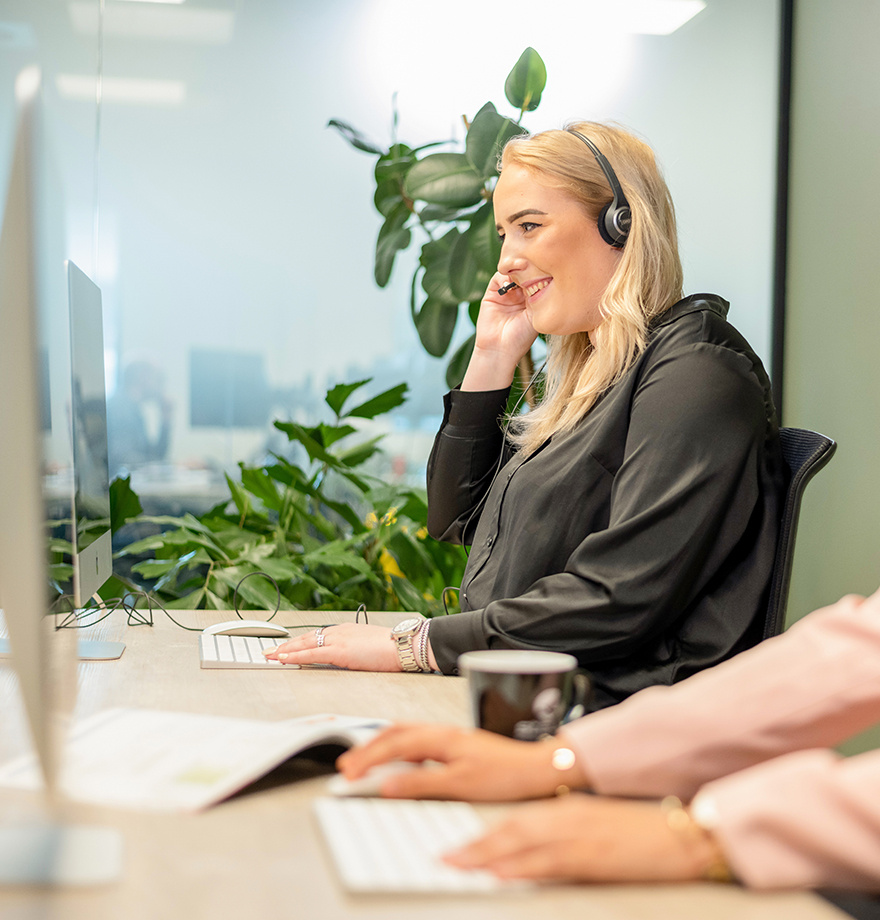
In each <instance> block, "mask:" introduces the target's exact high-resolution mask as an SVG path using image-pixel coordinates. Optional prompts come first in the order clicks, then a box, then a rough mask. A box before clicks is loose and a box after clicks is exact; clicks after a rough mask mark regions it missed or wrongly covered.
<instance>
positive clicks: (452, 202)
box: [404, 153, 483, 208]
mask: <svg viewBox="0 0 880 920" xmlns="http://www.w3.org/2000/svg"><path fill="white" fill-rule="evenodd" d="M482 192H483V178H482V176H480V175H479V173H477V172H476V171H475V170H474V167H473V165H472V164H471V162H470V160H469V159H468V158H467V157H466V156H465V155H464V154H463V153H432V154H429V155H428V156H426V157H425V158H424V159H423V160H419V162H418V163H416V164H415V165H414V166H413V167H412V169H410V171H409V172H408V173H407V175H406V180H405V182H404V194H406V195H407V197H409V198H412V199H413V200H419V201H427V202H429V203H430V204H440V205H445V206H447V207H458V208H462V207H467V206H468V205H473V204H477V203H478V202H479V201H480V198H481V195H482Z"/></svg>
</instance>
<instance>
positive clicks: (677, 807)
mask: <svg viewBox="0 0 880 920" xmlns="http://www.w3.org/2000/svg"><path fill="white" fill-rule="evenodd" d="M660 809H661V811H662V812H663V813H664V815H665V816H666V824H667V826H668V827H669V829H670V830H672V831H674V832H675V833H676V834H684V835H688V836H690V837H691V838H692V839H696V838H697V837H699V838H702V839H703V840H707V841H708V842H709V844H710V845H711V847H712V861H711V862H710V863H709V864H708V865H707V866H705V867H704V868H703V870H702V872H701V873H700V877H701V878H703V879H705V880H706V881H707V882H732V881H733V880H734V878H733V873H732V872H731V871H730V866H729V865H728V864H727V860H726V859H725V858H724V853H723V852H722V851H721V847H720V846H719V844H718V841H717V839H716V838H715V835H714V834H713V833H712V832H711V831H710V830H709V829H708V828H705V827H703V826H702V825H701V824H700V823H699V822H697V821H696V820H695V819H694V816H693V815H692V814H691V812H690V811H689V810H688V809H687V808H685V806H684V805H683V804H682V802H681V799H680V798H679V797H678V796H677V795H667V796H666V798H664V799H663V800H662V801H661V802H660Z"/></svg>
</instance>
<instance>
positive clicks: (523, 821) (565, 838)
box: [445, 794, 719, 882]
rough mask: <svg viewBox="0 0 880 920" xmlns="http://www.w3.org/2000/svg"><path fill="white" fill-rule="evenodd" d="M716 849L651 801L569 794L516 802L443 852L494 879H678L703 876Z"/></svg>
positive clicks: (457, 863) (448, 858) (707, 837)
mask: <svg viewBox="0 0 880 920" xmlns="http://www.w3.org/2000/svg"><path fill="white" fill-rule="evenodd" d="M718 854H719V850H718V847H717V843H716V842H715V841H714V839H713V838H712V837H710V835H708V834H707V833H706V832H704V831H700V832H698V833H697V834H687V833H681V832H677V831H675V830H673V829H672V828H671V827H670V825H669V822H668V820H667V817H666V815H665V814H664V812H663V811H662V810H661V808H660V806H659V805H657V804H656V803H650V802H633V801H625V800H622V799H608V798H598V797H593V796H588V795H579V794H575V795H571V796H565V797H563V798H559V799H555V800H554V801H552V802H533V803H530V804H528V805H522V806H519V807H517V808H516V809H515V810H514V811H513V812H512V814H511V816H510V817H509V818H507V819H506V820H504V821H502V822H501V823H499V824H498V825H496V826H495V827H493V828H492V829H491V830H490V831H489V832H488V833H487V834H486V835H485V836H483V837H481V838H480V839H478V840H476V841H474V842H473V843H471V844H469V845H468V846H466V847H462V848H461V849H460V850H457V851H455V852H453V853H449V854H447V855H446V857H445V859H446V861H447V862H449V863H450V864H452V865H454V866H459V867H462V868H467V869H487V870H489V871H490V872H494V873H495V874H496V875H499V876H501V877H502V878H530V879H554V880H572V881H581V882H673V881H675V882H683V881H691V880H694V879H699V878H704V877H706V872H707V870H708V869H709V868H710V867H711V866H713V865H714V864H715V863H716V862H717V860H718V858H719V855H718Z"/></svg>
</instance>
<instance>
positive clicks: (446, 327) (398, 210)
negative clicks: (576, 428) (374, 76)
mask: <svg viewBox="0 0 880 920" xmlns="http://www.w3.org/2000/svg"><path fill="white" fill-rule="evenodd" d="M546 81H547V71H546V68H545V66H544V62H543V61H542V60H541V56H540V55H539V54H538V52H537V51H535V50H534V48H526V50H525V51H524V52H523V53H522V55H521V56H520V58H519V60H518V61H517V62H516V65H515V66H514V68H513V70H511V72H510V74H509V75H508V77H507V80H506V82H505V84H504V94H505V96H506V98H507V101H508V102H509V103H510V104H511V105H512V106H513V107H514V108H515V109H518V110H519V114H518V116H516V117H514V118H511V117H508V116H506V115H502V114H500V113H499V112H498V110H497V108H496V107H495V105H494V104H493V103H491V102H487V103H486V104H485V105H484V106H483V107H482V108H481V109H480V111H479V112H477V114H476V115H475V116H474V117H473V118H472V119H471V120H470V121H468V120H467V119H466V118H465V127H466V130H467V134H466V138H465V144H464V150H463V151H450V152H436V151H435V152H426V151H432V150H433V149H434V148H436V147H438V146H442V145H445V144H448V143H451V142H444V141H437V142H433V143H430V144H425V145H423V146H421V147H410V146H408V145H407V144H405V143H403V142H401V141H399V140H398V139H397V137H396V134H397V117H396V114H395V118H394V135H395V136H394V138H393V139H392V143H391V145H390V146H389V147H388V148H387V149H383V148H381V147H378V146H376V145H375V144H373V143H372V142H371V141H369V140H367V139H366V138H365V137H364V136H363V135H362V134H361V133H360V132H359V131H357V130H356V129H355V128H353V127H352V126H351V125H349V124H347V123H346V122H343V121H339V120H338V119H333V120H331V121H330V125H331V126H332V127H334V128H336V129H337V130H338V131H339V132H340V133H341V134H342V135H343V137H345V138H346V140H348V142H349V143H350V144H351V145H352V146H353V147H355V148H356V149H358V150H362V151H364V152H366V153H369V154H373V155H375V156H376V158H377V159H376V166H375V171H374V177H375V183H376V191H375V195H374V197H373V201H374V204H375V206H376V209H377V210H378V211H379V213H380V214H381V215H382V218H383V223H382V226H381V228H380V230H379V236H378V238H377V240H376V259H375V271H374V274H375V279H376V283H377V284H378V285H379V286H380V287H385V285H387V284H388V281H389V280H390V278H391V272H392V269H393V266H394V260H395V257H396V256H397V254H398V253H399V252H401V251H402V250H405V249H407V248H409V246H410V245H411V244H412V242H413V239H414V236H413V231H416V232H417V233H418V235H419V238H421V240H422V242H421V250H420V254H419V264H418V266H417V268H416V270H415V272H414V274H413V278H412V285H411V295H410V311H411V314H412V318H413V321H414V322H415V326H416V330H417V331H418V335H419V339H420V341H421V343H422V345H423V346H424V348H425V350H426V351H427V352H428V353H429V354H431V355H433V356H434V357H442V356H443V355H445V354H446V353H447V351H448V350H449V347H450V344H451V342H452V339H453V333H454V332H455V327H456V325H457V323H458V320H459V317H460V315H461V314H462V313H466V315H467V316H468V317H469V319H470V321H471V323H472V324H473V325H476V320H477V315H478V313H479V309H480V299H481V298H482V295H483V293H484V291H485V289H486V285H487V284H488V283H489V280H490V278H491V277H492V275H493V274H494V273H495V270H496V266H497V263H498V257H499V255H500V251H501V245H500V241H499V239H498V234H497V232H496V229H495V218H494V215H493V213H492V191H493V189H494V185H495V180H496V179H497V177H498V156H499V154H500V152H501V149H502V147H503V146H504V144H505V143H506V142H507V141H508V140H509V139H510V138H511V137H514V136H515V135H518V134H526V133H528V132H526V130H525V129H524V128H523V127H522V125H521V124H520V122H521V120H522V117H523V115H524V114H525V113H526V112H531V111H533V110H534V109H536V108H537V107H538V104H539V103H540V101H541V94H542V92H543V90H544V86H545V84H546ZM465 307H466V310H465V309H464V308H465ZM473 346H474V336H473V335H471V336H470V338H468V339H467V341H465V342H464V344H463V345H461V346H460V347H459V348H458V349H457V350H456V351H455V353H454V354H453V355H452V356H451V359H450V361H449V363H448V366H447V372H446V378H447V383H448V384H449V385H450V386H455V385H456V384H458V383H460V382H461V379H462V377H463V376H464V371H465V368H466V367H467V363H468V360H469V359H470V356H471V352H472V351H473ZM527 358H528V356H527ZM525 363H526V366H525V367H524V368H522V373H523V375H524V376H525V377H526V378H528V377H529V376H531V362H530V361H528V360H527V361H526V362H525Z"/></svg>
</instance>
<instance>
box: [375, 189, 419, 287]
mask: <svg viewBox="0 0 880 920" xmlns="http://www.w3.org/2000/svg"><path fill="white" fill-rule="evenodd" d="M411 215H412V212H411V211H410V209H409V207H408V206H407V204H406V202H405V201H402V200H401V201H399V202H398V204H397V205H396V206H395V207H393V208H392V209H391V212H390V213H389V214H388V217H387V218H386V220H385V223H384V224H382V227H381V229H380V230H379V236H378V237H377V239H376V262H375V267H374V271H373V276H374V278H375V279H376V284H378V285H379V287H385V285H386V284H388V281H389V280H390V278H391V270H392V269H393V268H394V257H395V256H396V255H397V253H398V252H400V251H401V250H403V249H406V248H407V247H408V246H409V244H410V242H411V241H412V231H411V230H410V229H409V228H408V227H406V226H405V224H406V222H407V221H408V220H409V218H410V217H411Z"/></svg>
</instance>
